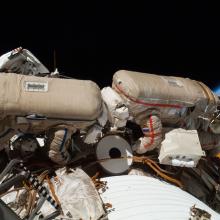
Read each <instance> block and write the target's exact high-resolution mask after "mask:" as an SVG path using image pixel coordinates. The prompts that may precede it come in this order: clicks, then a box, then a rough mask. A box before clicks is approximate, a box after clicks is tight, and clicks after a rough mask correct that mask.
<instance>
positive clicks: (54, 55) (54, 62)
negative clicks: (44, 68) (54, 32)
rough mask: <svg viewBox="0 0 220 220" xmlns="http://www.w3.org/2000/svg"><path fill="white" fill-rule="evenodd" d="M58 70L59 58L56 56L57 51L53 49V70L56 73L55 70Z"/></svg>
mask: <svg viewBox="0 0 220 220" xmlns="http://www.w3.org/2000/svg"><path fill="white" fill-rule="evenodd" d="M56 68H57V56H56V49H55V48H54V49H53V69H54V71H55V69H56Z"/></svg>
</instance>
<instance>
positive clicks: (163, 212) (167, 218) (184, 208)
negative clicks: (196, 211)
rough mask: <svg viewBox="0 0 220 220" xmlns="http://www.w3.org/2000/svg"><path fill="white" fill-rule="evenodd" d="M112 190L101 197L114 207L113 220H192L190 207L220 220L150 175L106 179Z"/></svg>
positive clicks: (215, 214) (172, 187)
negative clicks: (201, 210) (190, 218)
mask: <svg viewBox="0 0 220 220" xmlns="http://www.w3.org/2000/svg"><path fill="white" fill-rule="evenodd" d="M103 180H104V181H107V186H108V189H107V190H106V191H105V192H104V193H103V194H102V195H101V197H102V199H103V201H104V202H105V203H111V204H112V209H113V210H112V211H111V212H110V213H109V215H108V217H109V220H129V219H131V220H135V219H137V220H142V219H143V220H146V219H149V220H161V219H163V220H188V219H189V217H190V208H191V207H192V206H193V205H196V208H200V209H203V210H205V211H207V212H208V213H210V214H211V215H212V217H211V219H212V220H219V219H220V215H219V214H218V213H216V212H215V211H213V210H212V209H211V208H209V207H208V206H207V205H205V204H204V203H202V202H201V201H199V200H198V199H196V198H195V197H193V196H192V195H190V194H188V193H187V192H185V191H183V190H181V189H180V188H178V187H176V186H173V185H170V184H168V183H166V182H162V181H160V180H158V179H155V178H152V177H146V176H135V175H125V176H114V177H106V178H103Z"/></svg>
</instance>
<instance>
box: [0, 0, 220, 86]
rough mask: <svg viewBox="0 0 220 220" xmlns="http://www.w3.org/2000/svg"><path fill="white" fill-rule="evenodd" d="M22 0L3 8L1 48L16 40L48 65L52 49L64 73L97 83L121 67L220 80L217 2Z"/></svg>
mask: <svg viewBox="0 0 220 220" xmlns="http://www.w3.org/2000/svg"><path fill="white" fill-rule="evenodd" d="M20 2H21V1H18V2H17V3H16V4H15V3H10V4H11V5H10V4H9V5H8V6H7V7H1V14H0V19H1V25H0V30H1V31H0V54H3V53H5V52H7V51H10V50H12V49H14V48H16V47H19V46H22V47H23V48H27V49H29V50H30V51H31V52H32V53H33V54H34V55H35V56H36V57H37V58H38V59H39V60H40V61H41V62H42V63H43V64H44V65H45V66H47V67H48V68H49V70H50V71H53V70H54V58H53V57H54V51H55V53H56V67H58V70H59V71H60V72H61V73H62V74H65V75H68V76H71V77H73V78H77V79H90V80H93V81H95V82H96V83H98V85H99V86H100V87H103V86H108V85H111V81H112V75H113V74H114V73H115V72H116V71H117V70H120V69H126V70H134V71H141V72H146V73H155V74H161V75H173V76H182V77H189V78H192V79H196V80H200V81H203V82H204V83H206V84H207V85H208V86H209V87H211V88H215V87H216V86H219V85H220V77H219V73H220V65H219V63H220V59H219V58H220V32H219V26H220V25H219V24H220V13H219V7H217V4H216V5H214V4H211V3H207V1H206V3H202V2H197V3H196V2H195V1H191V3H189V4H187V3H186V2H185V1H184V4H178V5H177V4H175V3H169V4H168V2H167V1H162V2H158V1H153V2H154V3H152V2H151V3H146V2H147V1H145V3H143V2H141V1H139V2H138V1H133V3H132V4H131V3H129V2H128V1H125V2H123V1H115V2H113V1H100V2H99V1H88V3H84V4H80V3H79V2H80V1H64V0H63V1H53V2H50V3H49V2H47V3H49V7H47V6H46V2H43V3H42V2H38V1H34V2H31V1H29V2H25V1H24V2H23V3H22V5H21V3H20ZM56 2H57V3H56ZM118 2H120V4H119V3H118ZM176 2H178V3H180V2H179V1H176Z"/></svg>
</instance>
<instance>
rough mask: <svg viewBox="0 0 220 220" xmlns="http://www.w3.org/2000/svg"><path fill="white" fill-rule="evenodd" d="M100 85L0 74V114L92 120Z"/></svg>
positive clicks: (97, 109)
mask: <svg viewBox="0 0 220 220" xmlns="http://www.w3.org/2000/svg"><path fill="white" fill-rule="evenodd" d="M101 106H102V99H101V93H100V89H99V87H98V86H97V85H96V84H95V83H94V82H92V81H88V80H76V79H60V78H48V77H36V76H27V75H20V74H14V73H7V74H4V73H1V74H0V118H4V117H5V116H7V115H19V116H26V115H30V114H37V115H43V116H46V117H48V118H57V119H70V120H75V119H76V120H94V119H96V118H97V117H98V115H99V114H100V113H101V110H102V109H101Z"/></svg>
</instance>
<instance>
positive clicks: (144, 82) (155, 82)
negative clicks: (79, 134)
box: [112, 70, 218, 121]
mask: <svg viewBox="0 0 220 220" xmlns="http://www.w3.org/2000/svg"><path fill="white" fill-rule="evenodd" d="M112 87H113V88H114V89H115V90H116V91H117V92H118V93H119V94H120V95H121V96H122V97H123V98H124V99H125V100H126V101H127V104H128V106H129V107H130V111H131V112H132V113H133V114H134V115H136V116H138V115H139V113H140V112H144V111H145V110H146V109H152V108H153V109H154V108H155V109H158V110H159V111H160V112H161V114H162V115H161V117H162V118H163V119H165V120H166V119H167V121H169V120H171V119H176V118H178V117H180V115H181V114H183V113H184V111H185V109H186V107H193V106H196V112H197V113H198V114H199V113H201V112H203V113H204V112H205V111H206V112H207V111H210V112H211V111H213V109H215V107H216V103H217V102H218V98H217V96H215V95H214V94H213V93H212V91H211V90H210V89H209V88H208V87H207V86H206V85H204V84H203V83H201V82H198V81H195V80H191V79H189V78H181V77H173V76H160V75H155V74H148V73H140V72H133V71H126V70H120V71H118V72H116V73H115V74H114V76H113V84H112ZM143 103H144V104H143ZM148 104H149V105H148ZM207 106H208V108H207ZM174 121H175V120H174Z"/></svg>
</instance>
